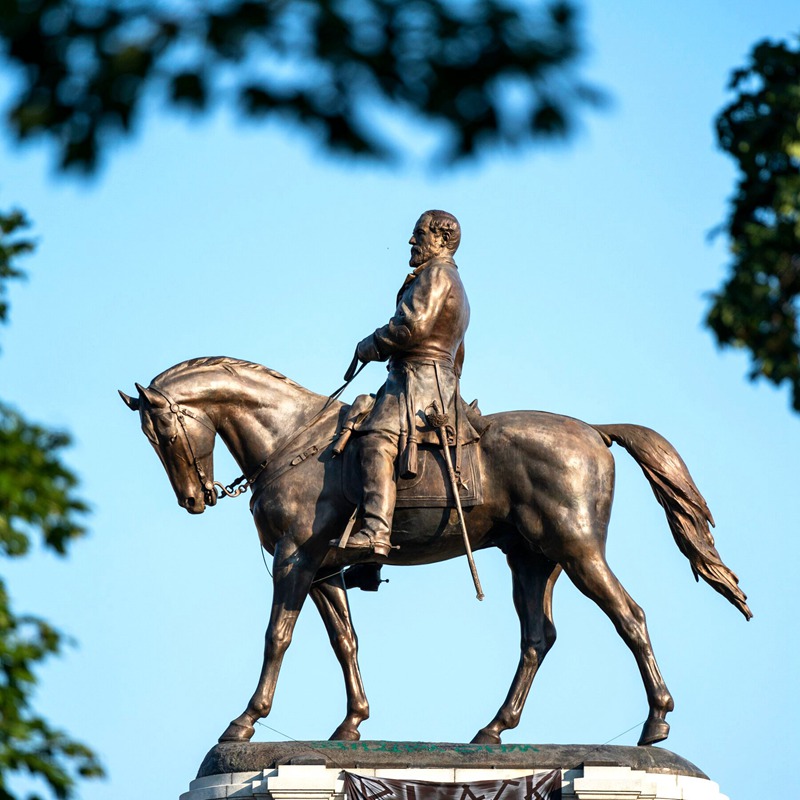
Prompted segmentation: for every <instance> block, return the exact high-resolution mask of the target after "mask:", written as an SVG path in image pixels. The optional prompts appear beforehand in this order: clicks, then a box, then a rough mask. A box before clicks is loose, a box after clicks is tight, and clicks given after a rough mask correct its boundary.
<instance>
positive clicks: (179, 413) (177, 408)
mask: <svg viewBox="0 0 800 800" xmlns="http://www.w3.org/2000/svg"><path fill="white" fill-rule="evenodd" d="M367 363H368V362H364V363H363V364H361V366H359V367H358V369H355V370H354V369H353V368H352V367H351V369H349V370H348V374H347V376H346V380H345V382H344V383H343V384H342V385H341V386H340V387H339V388H338V389H336V391H334V392H333V393H332V394H330V395H329V396H328V397H327V398H326V400H325V402H324V403H323V405H322V408H321V409H320V410H319V411H317V413H316V414H314V416H313V417H312V418H311V419H310V420H308V422H306V423H304V424H303V425H301V426H300V427H299V428H298V429H297V430H296V431H294V433H292V434H291V435H290V436H289V437H288V438H287V439H285V440H284V441H283V442H281V444H280V445H279V446H278V447H277V448H276V449H275V452H274V453H273V454H272V456H271V457H270V458H265V459H264V460H263V461H262V462H261V463H260V464H259V465H258V466H257V467H256V469H255V470H254V472H253V473H252V474H251V475H249V476H248V475H247V474H246V473H244V474H242V475H240V476H239V477H238V478H236V479H235V480H233V481H231V482H230V483H229V484H227V485H225V484H223V483H222V482H220V481H213V482H212V481H209V480H207V478H206V474H205V473H204V472H203V468H202V467H201V466H200V462H199V461H198V460H197V456H196V455H195V454H194V448H193V447H192V440H191V438H190V437H189V432H188V431H187V430H186V425H185V423H184V421H183V415H184V414H185V415H186V416H187V417H191V418H192V419H194V420H196V421H197V422H199V423H200V424H201V425H203V426H204V427H206V428H208V429H209V430H211V431H213V432H214V433H215V434H216V432H217V431H216V428H214V427H212V426H211V425H209V424H208V423H206V422H205V421H204V420H203V419H201V418H200V417H198V416H195V415H194V414H192V413H191V411H189V409H187V408H186V407H184V406H181V405H179V404H178V403H176V402H175V401H174V400H172V398H170V397H169V396H168V395H167V394H166V393H165V392H163V391H161V390H160V389H156V388H155V387H151V388H152V389H153V390H154V391H156V392H158V394H160V395H161V396H162V397H163V398H164V399H165V400H166V401H167V403H169V410H170V411H171V412H172V413H173V414H174V415H175V416H176V417H177V418H178V422H179V423H180V426H181V430H182V431H183V435H184V438H185V439H186V444H187V446H188V448H189V453H190V454H191V456H192V461H193V465H194V468H195V471H196V472H197V477H198V478H199V479H200V484H201V485H202V487H203V491H204V492H208V493H212V492H213V493H214V494H215V495H216V498H217V500H222V499H223V498H224V497H239V495H242V494H245V493H246V492H247V490H248V489H249V488H250V487H251V486H252V485H253V484H254V483H255V482H256V481H257V480H258V478H259V477H260V475H261V474H262V473H263V472H264V470H265V469H266V468H267V467H268V466H269V465H270V464H271V463H272V462H273V461H274V460H275V459H276V458H277V457H278V456H279V455H281V454H282V453H283V452H284V451H286V450H287V449H288V447H289V446H290V445H291V444H292V443H293V442H295V441H296V440H297V439H299V438H300V436H301V435H302V434H303V433H305V432H306V431H307V430H309V429H310V428H312V427H313V426H314V424H315V423H316V422H318V421H319V420H320V419H321V418H322V415H323V414H324V413H325V412H326V411H327V410H328V408H330V406H331V404H332V403H334V402H335V401H336V400H337V398H338V397H339V396H340V395H341V394H342V392H343V391H344V390H345V389H346V388H347V387H348V386H349V385H350V384H351V383H352V381H353V380H354V379H355V377H356V375H358V374H359V372H361V370H362V369H364V367H366V366H367ZM351 373H352V374H351ZM317 452H319V447H318V446H317V445H313V446H312V447H310V448H308V449H307V450H304V451H303V452H302V453H301V454H300V455H298V456H297V457H296V458H293V459H292V460H291V461H290V462H289V463H288V464H286V465H284V467H283V469H281V470H279V471H278V472H277V473H275V474H274V475H273V476H272V478H273V479H275V478H277V477H278V476H279V475H282V474H283V473H284V472H286V471H287V470H289V469H291V468H292V467H296V466H297V465H298V464H301V463H302V462H303V461H305V460H306V459H307V458H309V457H310V456H312V455H314V454H315V453H317ZM217 489H219V492H217V491H216V490H217Z"/></svg>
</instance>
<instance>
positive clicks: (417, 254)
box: [408, 245, 430, 267]
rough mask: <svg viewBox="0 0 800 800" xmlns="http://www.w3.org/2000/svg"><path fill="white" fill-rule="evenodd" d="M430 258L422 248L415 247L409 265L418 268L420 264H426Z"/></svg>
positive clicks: (412, 249)
mask: <svg viewBox="0 0 800 800" xmlns="http://www.w3.org/2000/svg"><path fill="white" fill-rule="evenodd" d="M429 258H430V254H429V253H426V252H425V251H424V250H423V249H422V248H421V247H417V246H416V245H414V246H413V247H412V248H411V258H409V259H408V265H409V266H410V267H418V266H419V265H420V264H424V263H425V262H426V261H427V260H428V259H429Z"/></svg>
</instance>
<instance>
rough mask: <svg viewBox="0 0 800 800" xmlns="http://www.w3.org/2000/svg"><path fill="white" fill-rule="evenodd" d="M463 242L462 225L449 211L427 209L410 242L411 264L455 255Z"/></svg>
mask: <svg viewBox="0 0 800 800" xmlns="http://www.w3.org/2000/svg"><path fill="white" fill-rule="evenodd" d="M460 242H461V226H460V225H459V224H458V220H457V219H456V218H455V217H454V216H453V215H452V214H448V213H447V211H435V210H434V211H426V212H425V213H424V214H423V215H422V216H421V217H420V218H419V219H418V220H417V224H416V225H415V226H414V232H413V233H412V234H411V238H410V239H409V240H408V243H409V244H410V245H411V258H410V260H409V262H408V263H409V264H410V265H411V266H412V267H418V266H419V265H420V264H424V263H425V262H426V261H428V260H430V259H431V258H434V257H435V256H442V255H453V253H455V251H456V250H457V249H458V245H459V243H460Z"/></svg>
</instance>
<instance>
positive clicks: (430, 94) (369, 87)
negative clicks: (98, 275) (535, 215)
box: [0, 0, 601, 171]
mask: <svg viewBox="0 0 800 800" xmlns="http://www.w3.org/2000/svg"><path fill="white" fill-rule="evenodd" d="M0 53H4V54H5V58H6V60H7V62H9V63H10V64H11V65H12V66H14V67H15V68H16V69H15V72H16V74H17V76H18V78H19V80H18V81H17V91H16V93H15V94H14V96H13V98H12V101H11V106H10V108H9V110H8V122H9V124H10V127H11V130H12V131H13V132H14V134H15V135H16V136H17V137H18V138H19V139H30V138H33V137H37V136H38V137H43V138H45V139H47V140H49V141H51V142H52V143H53V144H54V145H55V146H56V147H57V148H58V152H59V161H60V168H62V169H70V168H77V169H80V170H84V171H91V170H92V169H94V168H95V166H96V164H97V161H98V157H99V155H100V153H101V151H102V150H103V148H104V146H105V145H106V144H107V143H108V142H109V140H111V139H112V138H115V137H119V136H121V135H123V134H127V133H129V132H130V131H131V130H132V128H133V126H134V123H135V121H136V120H137V118H138V117H139V116H140V115H141V112H142V107H143V105H145V97H146V96H147V95H148V91H149V90H151V89H152V90H154V92H153V96H155V97H161V98H163V100H164V101H165V102H166V103H168V104H169V105H172V106H175V107H183V108H186V109H189V110H191V111H194V112H199V111H203V110H205V109H208V108H209V107H210V106H211V105H212V104H214V103H215V102H222V103H226V104H228V105H234V106H236V107H237V108H238V109H239V110H240V111H241V112H243V113H244V114H245V115H246V116H249V117H261V116H268V117H272V116H279V117H281V118H283V119H288V120H292V121H294V122H296V123H299V124H300V126H301V127H303V128H304V129H307V130H310V131H312V132H315V133H316V134H317V135H318V136H319V138H320V139H321V141H322V142H323V143H324V145H325V146H326V147H327V148H328V149H330V150H333V151H339V152H345V153H349V154H361V155H368V156H374V157H381V158H390V157H391V154H392V152H393V147H392V146H393V145H399V146H400V147H401V148H402V142H397V141H396V139H397V138H398V137H397V136H394V137H393V136H392V135H391V134H390V133H389V131H388V130H385V131H384V133H383V134H381V133H379V130H378V129H379V127H380V126H379V125H378V123H377V116H378V115H379V113H378V112H380V113H382V112H385V111H386V110H389V111H390V112H395V113H400V114H404V115H407V116H409V115H410V116H411V118H415V119H418V120H421V121H424V122H427V123H429V124H431V125H433V126H434V127H435V129H436V130H438V131H441V132H442V133H443V141H444V145H443V152H442V160H443V161H448V160H449V161H455V160H459V159H462V158H464V157H467V156H469V155H471V154H473V153H474V152H475V151H476V150H477V149H479V148H480V147H481V146H483V145H486V146H491V145H498V144H501V143H502V144H512V145H516V144H519V143H522V142H524V141H527V140H530V139H531V138H535V137H559V136H563V135H564V134H566V133H567V132H568V131H569V130H570V128H571V127H572V112H573V109H574V108H577V107H578V106H581V105H584V104H596V103H598V102H599V101H600V100H601V97H600V94H599V93H598V92H597V91H596V90H594V89H592V88H590V87H588V86H585V85H582V84H581V83H580V82H579V81H578V80H577V79H576V78H575V76H574V75H573V70H574V68H575V63H576V60H577V58H578V56H579V54H580V44H579V33H578V25H577V21H576V13H575V9H574V7H573V5H572V4H571V3H568V2H559V0H550V2H539V3H537V4H534V5H532V4H528V3H518V4H511V3H504V2H499V0H472V2H460V1H459V0H411V1H410V2H396V0H319V1H318V2H310V0H308V1H307V0H272V1H271V2H264V1H263V0H259V1H257V0H217V2H214V1H213V0H212V2H211V3H208V4H202V5H197V4H191V3H190V4H177V3H175V4H173V6H172V7H171V6H170V4H169V3H162V2H156V1H155V0H150V1H148V0H144V1H143V2H139V3H137V2H126V3H122V2H116V3H115V2H111V0H106V1H105V2H103V0H100V2H94V1H93V0H5V2H3V3H0ZM384 127H388V128H391V125H389V126H384Z"/></svg>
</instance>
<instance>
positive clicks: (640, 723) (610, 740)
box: [571, 719, 647, 769]
mask: <svg viewBox="0 0 800 800" xmlns="http://www.w3.org/2000/svg"><path fill="white" fill-rule="evenodd" d="M645 722H647V720H646V719H643V720H642V721H641V722H637V723H636V724H635V725H631V727H630V728H628V729H627V730H625V731H622V733H618V734H617V735H616V736H613V737H612V738H611V739H609V740H608V741H606V742H603V743H602V744H597V745H595V746H594V747H592V748H591V749H590V750H587V751H586V752H585V753H584V754H583V756H582V758H581V760H580V761H579V762H578V763H577V764H576V765H575V766H574V767H571V769H578V767H579V766H580V765H581V764H582V763H583V762H584V761H585V760H586V756H588V755H591V754H592V753H594V752H595V751H597V750H599V749H600V748H601V747H605V746H606V745H607V744H611V742H615V741H616V740H617V739H619V738H620V737H622V736H624V735H625V734H626V733H630V732H631V731H633V730H636V728H638V727H640V726H641V725H644V723H645Z"/></svg>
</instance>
